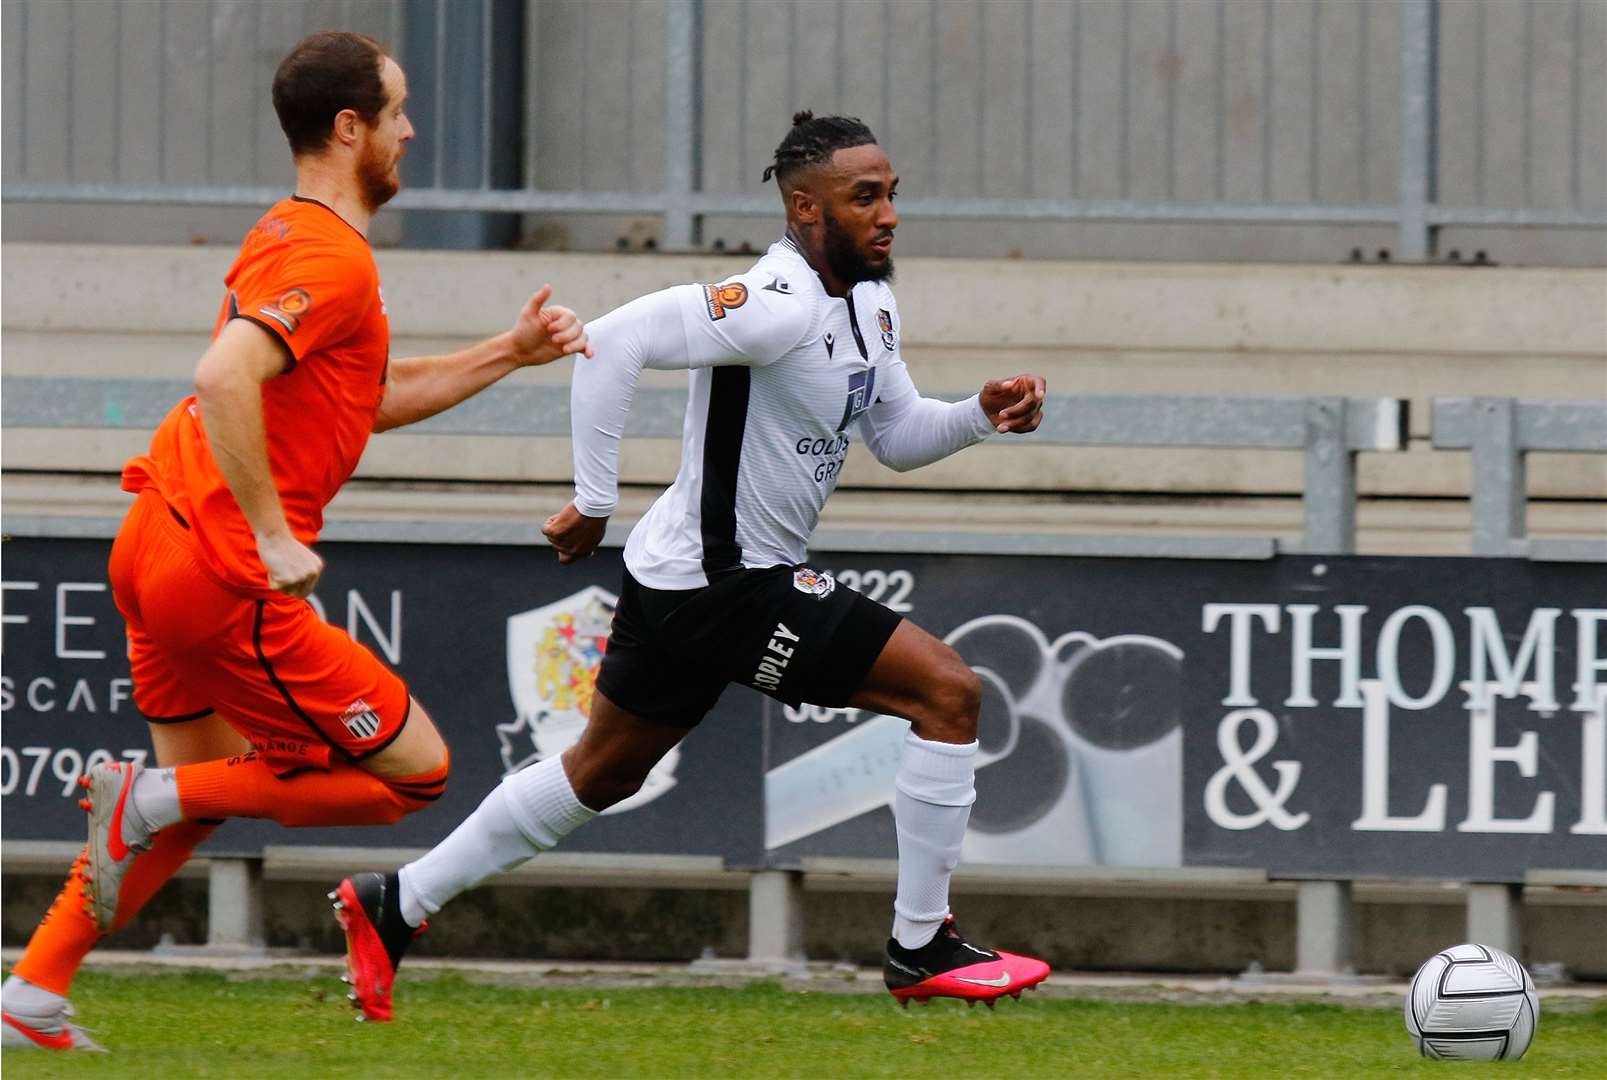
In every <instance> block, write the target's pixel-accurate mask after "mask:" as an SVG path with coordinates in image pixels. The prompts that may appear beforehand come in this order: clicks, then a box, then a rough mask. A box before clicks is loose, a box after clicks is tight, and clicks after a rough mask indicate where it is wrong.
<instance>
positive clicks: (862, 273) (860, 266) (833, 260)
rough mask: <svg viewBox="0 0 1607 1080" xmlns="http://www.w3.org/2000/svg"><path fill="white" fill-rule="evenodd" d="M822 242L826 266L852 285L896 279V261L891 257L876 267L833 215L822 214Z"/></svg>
mask: <svg viewBox="0 0 1607 1080" xmlns="http://www.w3.org/2000/svg"><path fill="white" fill-rule="evenodd" d="M821 224H822V226H824V228H823V229H822V235H821V240H822V242H823V246H824V253H825V256H826V265H827V266H829V267H831V272H832V273H833V274H836V275H837V276H838V277H839V278H841V279H842V280H844V281H846V282H848V283H849V284H851V285H852V284H857V283H859V282H861V281H890V280H892V277H893V257H892V256H891V255H889V256H888V257H887V258H886V259H884V260H882V261H881V262H880V263H872V262H871V261H870V259H868V258H867V257H866V256H865V253H864V251H862V250H861V249H860V248H859V247H858V246H857V245H855V243H854V238H853V237H851V236H849V235H848V230H847V229H845V228H843V226H842V223H841V222H840V221H838V220H837V219H836V218H834V217H832V216H831V214H830V213H829V212H825V211H824V210H823V211H822V214H821Z"/></svg>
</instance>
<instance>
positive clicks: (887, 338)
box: [876, 308, 898, 352]
mask: <svg viewBox="0 0 1607 1080" xmlns="http://www.w3.org/2000/svg"><path fill="white" fill-rule="evenodd" d="M876 325H877V326H879V327H881V329H882V346H883V347H884V348H885V349H886V350H887V351H888V352H892V351H893V350H894V349H895V348H897V346H898V337H897V335H895V334H894V333H893V313H892V312H891V311H888V310H887V309H886V308H877V309H876Z"/></svg>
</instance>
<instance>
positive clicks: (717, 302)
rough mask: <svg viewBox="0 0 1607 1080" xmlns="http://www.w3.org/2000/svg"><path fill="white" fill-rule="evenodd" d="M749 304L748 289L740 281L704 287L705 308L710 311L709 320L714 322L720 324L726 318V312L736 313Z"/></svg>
mask: <svg viewBox="0 0 1607 1080" xmlns="http://www.w3.org/2000/svg"><path fill="white" fill-rule="evenodd" d="M747 302H748V287H747V286H746V285H744V284H742V282H740V281H733V282H730V283H728V284H725V285H705V286H703V306H704V307H705V308H706V309H707V310H708V313H709V319H710V320H711V321H713V322H719V321H720V320H721V319H723V318H725V313H726V312H728V311H735V310H736V309H737V308H739V307H741V306H742V305H743V304H746V303H747Z"/></svg>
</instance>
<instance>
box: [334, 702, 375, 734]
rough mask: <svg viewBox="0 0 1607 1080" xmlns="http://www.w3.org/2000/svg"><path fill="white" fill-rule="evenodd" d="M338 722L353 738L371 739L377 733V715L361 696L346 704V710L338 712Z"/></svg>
mask: <svg viewBox="0 0 1607 1080" xmlns="http://www.w3.org/2000/svg"><path fill="white" fill-rule="evenodd" d="M340 722H341V723H342V724H345V725H346V730H347V731H349V732H351V733H352V738H354V739H372V738H373V737H374V736H375V735H378V734H379V716H378V715H377V714H375V712H374V710H373V709H372V708H370V707H369V704H368V702H366V701H364V700H363V699H362V698H358V699H357V700H356V701H354V702H352V703H351V704H350V705H348V706H346V711H345V712H343V713H341V714H340Z"/></svg>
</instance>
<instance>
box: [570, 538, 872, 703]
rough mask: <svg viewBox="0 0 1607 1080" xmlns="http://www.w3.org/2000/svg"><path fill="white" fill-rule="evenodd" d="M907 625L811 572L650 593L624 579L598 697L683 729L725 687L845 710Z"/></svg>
mask: <svg viewBox="0 0 1607 1080" xmlns="http://www.w3.org/2000/svg"><path fill="white" fill-rule="evenodd" d="M902 621H903V616H902V615H899V614H898V613H897V612H894V611H890V610H888V609H887V608H885V607H883V606H882V605H881V604H878V603H876V602H875V601H874V600H868V599H866V598H865V597H863V596H861V595H860V594H859V593H857V592H855V591H854V590H852V589H849V588H845V587H843V586H841V585H838V584H837V582H836V581H835V580H834V579H833V578H832V577H831V576H830V575H827V574H822V573H817V572H816V571H814V570H811V569H809V568H808V567H807V566H770V567H765V568H763V569H759V570H749V569H744V570H737V571H733V572H731V573H728V574H724V575H721V576H720V577H719V578H718V579H717V580H715V582H714V583H713V584H711V585H709V586H707V587H705V588H701V589H682V590H675V591H666V590H662V589H649V588H647V587H646V586H644V585H642V584H640V583H638V582H637V581H636V579H635V578H633V577H631V575H630V573H629V572H628V571H627V572H626V574H625V581H624V584H623V585H622V586H621V587H620V590H619V605H618V607H616V608H615V609H614V623H613V627H612V628H611V629H610V631H609V635H608V650H607V651H606V652H605V653H604V654H603V663H602V667H601V668H600V669H599V670H598V672H597V689H598V690H599V691H600V692H601V693H602V694H603V696H604V697H606V698H608V700H609V701H612V702H613V703H614V704H615V705H618V706H619V707H620V708H622V709H624V710H626V711H627V712H631V713H635V714H636V715H637V716H640V717H642V718H643V719H644V720H652V721H655V722H657V723H663V724H671V725H674V726H676V727H685V728H690V727H694V726H696V724H697V723H698V721H700V720H702V719H703V716H704V714H706V713H707V712H708V711H709V710H710V709H712V708H713V707H714V703H715V702H716V701H717V700H719V697H720V694H721V693H722V692H723V691H724V690H725V687H726V684H727V683H740V684H741V685H743V686H751V687H753V688H754V689H755V690H759V691H761V692H763V693H765V694H768V695H770V696H771V697H773V698H775V699H776V700H777V701H780V702H784V703H785V704H788V705H798V704H802V703H805V702H807V703H809V704H811V705H825V706H842V705H846V704H848V698H849V696H850V695H851V694H853V693H854V691H855V690H858V689H859V687H860V684H861V683H863V682H864V681H865V676H866V675H867V674H868V673H869V672H870V669H871V665H872V664H874V663H875V662H876V658H877V657H878V656H880V655H881V652H882V647H883V646H884V645H886V644H887V639H888V638H890V637H892V636H893V631H894V630H895V629H896V628H897V627H898V624H899V623H900V622H902Z"/></svg>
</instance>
